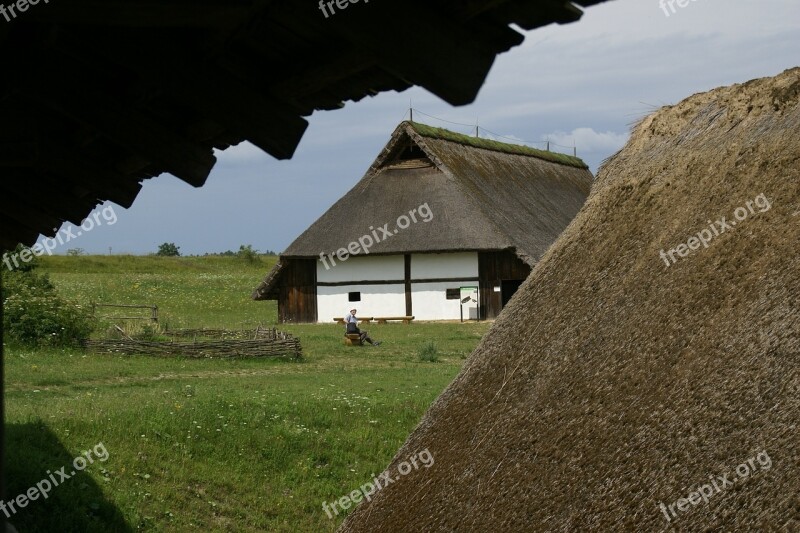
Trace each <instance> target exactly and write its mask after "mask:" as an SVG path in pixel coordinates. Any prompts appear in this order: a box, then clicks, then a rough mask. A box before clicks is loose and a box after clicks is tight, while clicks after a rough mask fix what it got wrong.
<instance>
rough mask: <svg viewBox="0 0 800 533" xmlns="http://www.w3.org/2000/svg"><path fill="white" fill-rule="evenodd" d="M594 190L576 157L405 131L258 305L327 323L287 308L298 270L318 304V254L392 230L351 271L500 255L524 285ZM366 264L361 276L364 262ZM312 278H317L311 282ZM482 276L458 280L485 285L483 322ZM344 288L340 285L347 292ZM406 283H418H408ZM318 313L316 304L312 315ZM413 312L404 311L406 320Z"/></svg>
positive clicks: (357, 256)
mask: <svg viewBox="0 0 800 533" xmlns="http://www.w3.org/2000/svg"><path fill="white" fill-rule="evenodd" d="M591 182H592V175H591V173H590V172H589V170H588V169H587V167H586V165H585V164H584V163H583V161H581V160H580V159H578V158H576V157H572V156H568V155H564V154H556V153H552V152H546V151H542V150H536V149H533V148H528V147H525V146H519V145H512V144H506V143H500V142H495V141H491V140H488V139H480V138H476V137H470V136H466V135H460V134H457V133H453V132H450V131H447V130H443V129H440V128H434V127H431V126H427V125H423V124H419V123H414V122H404V123H402V124H400V125H399V126H398V127H397V129H396V130H395V132H394V133H393V135H392V137H391V140H390V141H389V143H388V144H387V145H386V147H385V148H384V150H383V151H382V152H381V154H380V155H379V156H378V158H377V159H376V160H375V162H374V163H373V165H372V166H371V167H370V169H369V170H368V171H367V173H366V175H365V176H364V177H363V178H362V179H361V181H359V182H358V183H357V184H356V185H355V186H354V187H353V188H352V189H351V190H350V191H348V192H347V194H345V195H344V196H343V197H342V198H341V199H340V200H339V201H337V202H336V203H335V204H334V205H333V206H332V207H331V208H330V209H329V210H328V211H327V212H326V213H325V214H323V215H322V216H321V217H320V218H319V220H317V221H316V222H315V223H314V224H312V225H311V226H310V227H309V228H308V229H307V230H306V231H305V232H303V234H302V235H300V237H298V238H297V240H295V241H294V242H293V243H292V244H291V245H290V246H289V247H288V248H287V249H286V251H284V253H283V254H281V258H280V262H279V263H278V265H277V266H276V267H275V269H274V270H273V271H272V272H271V273H270V274H269V275H268V277H267V279H266V280H265V281H264V282H263V283H262V284H261V285H259V287H258V288H257V289H256V290H255V293H254V295H253V297H254V298H255V299H257V300H262V299H277V300H278V301H279V306H280V305H281V302H283V304H284V305H283V306H282V312H281V316H282V318H283V319H284V320H299V321H310V320H311V319H312V316H311V315H312V314H316V315H317V316H316V317H314V318H313V319H314V320H321V321H322V320H329V319H330V317H327V314H328V313H320V312H317V313H311V312H310V311H308V312H307V313H306V314H305V316H304V317H301V316H297V315H296V314H295V313H294V312H293V311H289V310H288V309H287V308H286V306H291V304H290V303H289V302H287V301H286V300H285V298H284V297H283V296H282V291H286V290H289V289H291V288H292V287H295V288H296V286H297V285H298V283H299V282H298V280H297V279H296V274H297V271H298V270H299V269H306V270H307V271H308V272H307V275H306V276H304V277H306V278H307V280H306V281H305V282H304V284H305V286H306V287H307V290H306V293H307V294H308V299H309V300H311V299H314V295H313V294H311V292H312V291H311V287H310V286H311V285H314V286H318V285H319V283H320V282H324V280H322V279H319V278H320V277H321V276H324V275H325V274H326V272H324V271H323V272H320V271H319V270H320V265H319V264H318V263H320V255H321V254H322V255H323V256H331V255H334V254H336V252H337V250H342V249H344V250H347V249H348V247H349V246H350V244H351V243H352V242H354V241H357V240H358V238H359V237H360V236H362V235H364V234H371V232H372V230H373V229H374V228H380V227H381V226H383V225H384V224H385V223H388V226H387V227H390V229H392V231H391V232H390V238H389V236H388V235H387V238H384V239H380V240H378V239H373V240H376V241H378V242H375V243H374V244H373V245H372V246H371V247H370V248H369V249H368V250H366V251H365V250H363V249H359V250H358V251H356V252H355V253H349V254H348V255H349V256H350V261H351V262H352V261H354V260H363V259H366V258H367V256H369V257H370V258H375V257H380V256H399V257H400V258H401V259H402V257H403V256H405V255H410V254H420V255H421V254H429V255H430V254H439V258H440V259H441V260H443V261H444V260H446V259H448V258H447V257H445V256H444V255H442V254H456V253H462V254H472V255H471V256H470V257H467V258H466V260H468V261H473V260H474V264H475V266H476V268H477V265H478V264H479V263H480V262H481V261H482V260H483V259H486V260H487V261H489V259H488V258H489V256H490V254H503V255H507V256H508V257H507V258H506V259H503V260H498V261H499V262H500V263H505V262H509V263H510V264H513V266H509V269H510V270H513V271H514V273H513V274H507V275H506V277H507V278H508V279H513V280H516V281H521V280H522V279H524V278H525V277H526V276H527V273H528V272H529V271H530V268H531V267H533V266H534V265H535V264H536V262H537V261H538V260H539V258H540V257H541V256H542V255H543V254H544V252H545V251H546V250H547V247H548V246H549V245H550V244H551V243H552V242H553V241H554V240H555V239H556V237H557V236H558V235H559V234H560V233H561V232H562V231H563V229H564V228H565V227H566V226H567V224H569V222H570V221H571V220H572V218H573V217H574V216H575V214H576V213H577V212H578V210H579V209H580V208H581V206H582V205H583V202H584V200H585V199H586V197H587V195H588V193H589V189H590V187H591ZM423 205H424V206H426V208H427V209H428V210H429V211H430V219H431V220H425V221H418V222H417V223H411V224H409V225H408V227H406V228H398V227H396V224H395V222H396V220H397V219H398V217H400V216H404V213H406V212H407V211H409V210H411V209H413V208H416V207H419V206H423ZM373 235H374V234H373ZM378 235H379V236H380V234H378ZM480 254H485V255H480ZM449 257H453V256H449ZM482 258H483V259H482ZM334 262H335V260H334ZM349 264H350V263H348V266H349ZM360 264H361V265H362V267H363V265H364V263H363V261H362V262H361V263H360ZM301 265H303V266H301ZM342 266H344V265H342ZM499 268H500V269H501V270H502V268H503V267H499ZM287 269H289V270H292V272H289V271H288V270H287ZM456 269H458V268H457V267H456ZM326 270H327V268H326ZM479 270H480V269H479ZM312 271H313V272H315V273H316V277H317V278H318V279H312V278H313V277H314V276H312ZM362 275H363V274H362ZM487 275H488V274H487ZM498 275H500V274H498ZM481 277H482V275H481V273H479V272H475V273H474V276H473V275H469V276H463V277H462V278H463V279H461V281H464V282H468V281H485V283H487V285H486V292H487V293H486V294H484V296H483V297H484V302H483V304H484V308H485V310H486V311H487V312H488V315H486V316H489V317H493V316H494V315H496V314H497V313H499V308H498V307H497V306H494V305H492V303H491V302H490V301H489V299H491V295H490V294H489V292H492V289H491V288H490V286H489V285H488V283H490V281H489V280H488V279H486V280H479V279H471V278H481ZM495 277H496V276H495ZM500 277H503V276H502V275H500ZM395 278H396V276H395ZM395 278H391V277H390V278H388V280H391V279H395ZM413 279H416V280H422V279H428V280H430V279H439V280H440V282H442V283H445V282H447V281H452V282H456V281H458V280H457V279H455V278H453V279H450V280H444V279H442V276H441V275H440V276H437V277H433V278H431V277H430V276H427V277H425V276H423V277H419V275H415V276H414V278H413ZM388 280H387V279H386V278H385V277H379V278H377V279H373V280H372V281H376V282H377V281H380V282H382V283H384V284H385V283H386V282H387V281H388ZM346 281H348V280H346V279H338V278H337V283H339V284H340V285H342V286H343V285H344V284H345V282H346ZM349 281H354V282H356V281H365V278H355V279H351V280H349ZM398 281H400V280H398ZM406 281H413V280H403V281H402V283H403V284H405V282H406ZM352 285H364V284H363V283H353V284H352ZM350 288H351V289H352V287H350ZM342 291H344V289H342ZM348 292H352V291H348ZM508 297H509V298H510V296H508ZM507 299H508V298H506V300H507ZM501 303H502V302H501ZM342 305H345V306H346V305H347V304H346V303H344V302H343V304H342ZM311 307H313V306H312V305H311V304H310V301H309V302H308V303H307V304H306V305H305V308H306V309H310V308H311ZM410 311H411V310H410V309H405V310H403V312H405V313H406V314H407V315H410V314H412V313H411V312H410ZM340 313H341V311H340ZM414 314H418V313H414ZM451 318H453V317H451ZM455 318H458V315H456V316H455Z"/></svg>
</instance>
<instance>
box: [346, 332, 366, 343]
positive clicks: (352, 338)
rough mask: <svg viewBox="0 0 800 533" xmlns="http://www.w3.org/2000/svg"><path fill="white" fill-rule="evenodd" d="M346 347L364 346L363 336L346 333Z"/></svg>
mask: <svg viewBox="0 0 800 533" xmlns="http://www.w3.org/2000/svg"><path fill="white" fill-rule="evenodd" d="M344 345H345V346H364V343H363V342H361V335H359V334H358V333H345V335H344Z"/></svg>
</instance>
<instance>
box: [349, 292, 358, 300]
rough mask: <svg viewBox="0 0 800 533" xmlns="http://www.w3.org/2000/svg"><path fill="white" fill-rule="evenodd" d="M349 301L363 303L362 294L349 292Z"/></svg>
mask: <svg viewBox="0 0 800 533" xmlns="http://www.w3.org/2000/svg"><path fill="white" fill-rule="evenodd" d="M347 301H348V302H360V301H361V293H360V292H348V293H347Z"/></svg>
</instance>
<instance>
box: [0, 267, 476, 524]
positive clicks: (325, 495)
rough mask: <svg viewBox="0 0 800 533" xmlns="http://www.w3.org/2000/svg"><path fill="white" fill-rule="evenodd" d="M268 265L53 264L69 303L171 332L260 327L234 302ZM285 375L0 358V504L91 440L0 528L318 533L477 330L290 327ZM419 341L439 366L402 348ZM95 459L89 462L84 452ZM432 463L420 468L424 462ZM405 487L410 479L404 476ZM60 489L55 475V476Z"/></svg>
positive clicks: (268, 317) (150, 363) (265, 305)
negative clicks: (0, 436) (157, 319)
mask: <svg viewBox="0 0 800 533" xmlns="http://www.w3.org/2000/svg"><path fill="white" fill-rule="evenodd" d="M273 261H274V258H272V259H270V258H265V259H263V260H262V263H260V264H250V263H246V262H244V261H241V260H239V259H238V258H235V257H206V258H174V259H173V258H156V257H113V256H112V257H58V258H56V257H52V258H46V260H45V261H44V262H43V266H42V270H43V271H47V272H49V273H50V275H51V278H52V279H53V281H54V282H55V283H56V285H57V286H58V287H59V289H60V290H61V292H62V294H64V295H65V296H68V297H69V298H71V299H74V300H76V301H79V302H81V303H84V304H86V303H90V302H98V301H99V302H105V303H142V304H154V305H158V307H159V311H160V316H161V318H162V320H163V321H166V322H168V324H169V326H170V327H173V328H174V327H226V328H241V327H255V325H256V324H264V325H273V324H274V322H275V316H276V310H275V303H274V302H253V301H252V300H250V297H249V295H250V292H251V291H252V289H253V288H254V287H255V286H256V285H257V284H258V282H259V281H260V280H261V278H262V277H263V276H264V275H265V274H266V272H267V271H268V269H269V268H271V266H272V263H273ZM282 329H284V330H286V331H289V332H290V333H292V334H294V335H296V336H298V337H299V338H300V339H301V341H302V345H303V353H304V358H303V360H302V361H301V362H297V363H295V362H289V361H283V360H231V361H221V360H189V359H174V360H167V359H157V358H152V357H146V356H141V357H119V356H101V355H89V354H85V353H82V352H80V351H71V350H30V349H24V348H19V347H13V346H6V355H5V401H6V432H7V434H6V438H7V447H6V460H7V469H8V478H7V479H8V481H7V491H6V492H7V500H8V499H11V498H13V497H15V496H16V495H18V494H22V493H24V492H26V491H27V490H28V489H29V488H30V487H34V486H35V485H36V483H37V482H39V481H40V480H42V479H45V478H47V474H48V471H51V472H56V471H57V470H58V469H60V468H61V467H62V466H67V467H68V468H67V469H66V470H65V472H67V473H69V472H70V471H71V470H72V466H71V465H72V460H73V458H74V457H75V456H77V455H79V454H81V452H83V451H86V450H90V449H92V448H93V447H95V446H97V445H98V444H99V443H101V442H102V446H103V447H104V449H105V450H107V452H108V458H107V460H106V461H104V462H101V461H99V460H96V461H95V462H94V464H90V465H89V466H88V467H87V468H86V470H84V471H83V472H79V473H77V474H76V475H75V476H72V477H71V479H68V480H65V481H62V483H63V485H61V486H58V487H55V488H53V489H52V491H51V492H50V494H49V497H48V498H47V499H46V500H43V499H41V498H40V499H38V500H36V501H31V502H29V503H28V504H27V506H26V507H25V508H23V509H17V512H16V514H14V516H13V518H12V523H14V524H15V525H16V526H17V527H18V528H19V530H20V531H137V530H146V531H185V530H194V529H198V528H199V529H203V530H212V531H223V530H224V531H229V530H235V531H332V530H334V529H335V528H336V527H337V526H338V524H339V523H340V522H341V519H342V516H343V515H339V516H337V517H335V518H334V519H329V518H328V516H327V515H326V514H325V513H324V512H323V510H322V503H323V502H331V501H333V500H336V499H338V498H340V497H341V496H344V495H346V494H348V493H350V492H352V491H353V490H354V489H357V488H358V487H359V486H360V485H362V484H363V483H365V482H366V481H368V480H369V479H371V478H372V477H373V475H374V474H379V473H380V472H381V471H383V469H384V467H385V466H386V465H387V464H388V462H389V460H390V459H391V458H392V456H393V455H394V453H395V452H396V450H397V449H398V447H399V446H400V445H401V443H402V442H403V441H404V440H405V438H406V436H407V435H408V433H409V432H410V431H411V430H412V429H413V428H414V427H415V425H416V424H417V423H418V421H419V419H420V417H421V416H422V414H423V413H424V412H425V410H426V409H427V408H428V406H429V405H430V404H431V403H432V401H433V400H434V399H435V398H436V397H437V396H438V395H439V393H441V391H442V390H443V389H444V388H445V387H446V386H447V384H448V383H449V382H450V381H451V380H452V379H453V377H454V376H455V375H456V373H457V372H458V371H459V369H460V368H461V365H462V364H463V362H464V359H465V358H466V357H467V355H468V354H469V353H470V352H471V351H472V350H473V349H474V347H475V346H476V345H477V343H478V341H479V340H480V338H481V336H482V335H483V334H484V333H485V332H486V330H487V329H488V324H483V323H482V324H475V323H468V324H457V323H455V324H453V323H447V324H424V323H419V324H412V325H411V326H403V325H397V324H394V325H391V324H390V325H383V326H378V325H373V326H371V327H370V332H371V333H372V334H373V336H374V337H376V338H379V339H381V340H383V341H384V344H383V345H382V346H380V347H378V348H372V347H363V348H347V347H345V346H343V345H342V344H341V342H340V338H341V328H340V327H339V326H336V325H334V324H330V325H292V326H287V327H283V328H282ZM428 340H433V341H434V342H435V343H436V346H437V348H438V355H439V361H438V362H435V363H430V362H422V361H420V360H419V357H418V355H417V353H418V352H419V351H420V350H421V348H422V346H423V344H424V343H425V342H426V341H428ZM95 457H97V454H95ZM434 467H435V466H434ZM419 475H424V473H423V472H420V473H419ZM56 479H58V478H56Z"/></svg>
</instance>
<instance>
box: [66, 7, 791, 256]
mask: <svg viewBox="0 0 800 533" xmlns="http://www.w3.org/2000/svg"><path fill="white" fill-rule="evenodd" d="M302 1H311V0H302ZM673 5H674V10H670V8H669V7H667V6H665V7H664V8H663V9H662V7H660V4H659V0H613V1H611V2H608V3H606V4H601V5H599V6H594V7H590V8H587V9H586V12H585V14H584V17H583V19H582V20H581V21H580V22H578V23H575V24H567V25H563V26H562V25H550V26H547V27H545V28H540V29H537V30H534V31H531V32H524V33H525V35H526V39H525V42H524V44H523V45H521V46H519V47H517V48H514V49H512V50H511V51H510V52H507V53H505V54H503V55H501V56H499V57H498V58H497V60H496V61H495V64H494V66H493V68H492V70H491V72H490V73H489V76H488V78H487V80H486V83H485V85H484V86H483V88H482V89H481V91H480V93H479V95H478V97H477V99H476V100H475V102H474V103H473V104H471V105H468V106H463V107H453V106H451V105H449V104H447V103H446V102H444V101H442V100H440V99H439V98H437V97H436V96H434V95H432V94H430V93H428V92H427V91H425V90H424V89H420V88H418V87H415V88H413V89H409V90H407V91H405V92H403V93H396V92H391V93H382V94H380V95H378V96H376V97H373V98H367V99H364V100H362V101H360V102H356V103H354V102H348V103H347V104H346V106H345V108H344V109H340V110H337V111H325V112H317V113H315V114H314V115H312V116H311V117H309V118H308V120H309V123H310V125H309V127H308V130H307V131H306V134H305V137H304V138H303V140H302V141H301V143H300V146H299V147H298V149H297V151H296V152H295V155H294V158H293V159H292V160H289V161H277V160H275V159H274V158H272V157H271V156H269V155H267V154H265V153H263V152H261V151H260V150H259V149H257V148H255V147H254V146H252V145H250V144H248V143H243V144H241V145H239V146H236V147H233V148H229V149H228V150H226V151H224V152H218V153H217V154H216V155H217V158H218V162H217V165H216V167H215V168H214V170H213V171H212V173H211V176H210V177H209V179H208V181H207V182H206V184H205V185H204V186H203V187H202V188H194V187H192V186H190V185H188V184H186V183H184V182H182V181H180V180H178V179H177V178H175V177H173V176H171V175H168V174H164V175H161V176H159V177H157V178H155V179H151V180H148V181H146V182H145V183H144V186H143V187H142V191H141V192H140V194H139V197H138V198H137V199H136V201H135V203H134V204H133V206H132V207H130V208H129V209H123V208H122V207H120V206H117V205H115V204H104V205H101V206H98V208H97V210H96V211H95V213H96V214H97V216H95V217H91V218H93V222H92V223H88V222H87V223H85V224H84V228H88V230H86V231H80V235H78V233H79V232H78V231H77V228H76V229H72V231H70V228H69V227H68V225H65V226H63V227H62V228H61V231H60V235H61V236H62V239H61V240H62V241H64V242H63V243H57V245H56V246H55V249H54V250H53V253H57V254H63V253H66V252H67V250H70V249H76V248H80V249H82V250H83V251H85V252H86V253H91V254H109V253H112V254H124V253H127V254H148V253H154V252H155V251H156V250H157V249H158V245H159V244H161V243H164V242H172V243H175V244H176V245H178V246H179V247H180V251H181V254H182V255H202V254H205V253H218V252H224V251H226V250H238V249H239V246H240V245H243V244H244V245H247V244H249V245H252V246H253V248H254V249H256V250H260V251H267V250H272V251H276V252H281V251H282V250H284V249H285V248H287V247H288V246H289V244H290V243H291V242H292V241H293V240H294V239H295V238H297V237H298V236H299V235H300V233H302V232H303V231H304V230H305V229H306V228H307V227H308V226H310V225H311V224H312V223H313V222H314V221H315V220H316V219H317V218H319V217H320V216H321V215H322V214H323V213H324V212H325V211H326V210H327V209H328V208H329V207H330V206H331V205H332V204H333V203H334V202H336V201H337V200H338V199H339V198H340V197H341V196H343V195H344V194H345V193H346V192H347V191H348V190H349V189H350V188H351V187H352V186H353V185H355V184H356V183H357V182H358V181H359V180H360V179H361V178H362V177H363V175H364V173H365V172H366V170H367V169H368V168H369V166H370V165H371V164H372V162H373V161H374V159H375V158H376V157H377V155H378V154H379V152H380V151H381V149H382V148H383V147H384V145H385V144H386V143H387V141H388V140H389V137H390V136H391V133H392V132H393V131H394V129H395V128H396V127H397V125H398V124H399V123H400V121H402V120H403V119H407V118H408V109H409V106H410V105H411V106H413V107H414V109H415V110H417V111H415V115H414V119H415V120H417V121H419V122H424V123H427V124H431V125H434V126H439V127H445V128H448V129H452V130H454V131H458V132H461V133H474V126H471V125H474V124H476V123H477V124H479V125H480V131H481V135H482V136H486V137H492V136H498V135H499V136H502V137H505V138H511V139H517V140H518V141H519V142H522V141H527V142H531V143H539V144H532V145H533V146H536V147H543V145H542V144H541V143H543V142H544V141H547V140H549V141H551V142H552V143H553V146H552V147H553V149H558V150H563V151H565V152H570V153H571V152H572V146H575V147H576V148H577V153H578V156H579V157H581V158H582V159H583V160H584V161H585V162H586V163H587V164H588V165H589V166H590V168H591V170H592V172H594V173H596V171H597V169H598V167H599V166H600V165H601V164H602V162H603V160H605V159H606V158H608V157H609V156H611V155H613V154H614V153H615V152H616V151H617V150H619V149H620V148H622V146H623V145H624V144H625V142H626V141H627V139H628V135H629V131H630V129H631V126H632V125H633V124H634V123H635V122H636V121H638V120H639V119H641V118H642V117H644V116H646V115H648V114H650V113H652V112H654V111H655V110H656V109H657V108H659V107H660V106H664V105H671V104H676V103H678V102H680V101H681V100H683V99H684V98H687V97H689V96H691V95H692V94H695V93H698V92H703V91H708V90H711V89H714V88H715V87H719V86H723V85H731V84H734V83H742V82H745V81H748V80H750V79H754V78H759V77H765V76H774V75H776V74H778V73H780V72H782V71H783V70H786V69H788V68H792V67H795V66H800V2H797V0H761V1H759V2H754V1H752V0H690V1H688V3H687V5H686V6H685V7H679V6H678V5H677V3H674V4H673ZM363 8H364V9H368V6H367V5H365V6H363ZM423 113H425V114H427V115H430V116H425V115H423ZM431 117H436V118H431ZM443 120H445V121H449V122H443ZM451 122H455V123H460V124H466V126H462V125H456V124H451ZM489 132H491V133H489ZM498 140H506V141H507V139H503V138H499V139H498ZM556 144H558V145H562V146H564V147H565V148H557V147H556V146H555V145H556ZM104 209H105V210H104ZM55 242H56V241H52V242H51V244H52V243H55Z"/></svg>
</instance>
